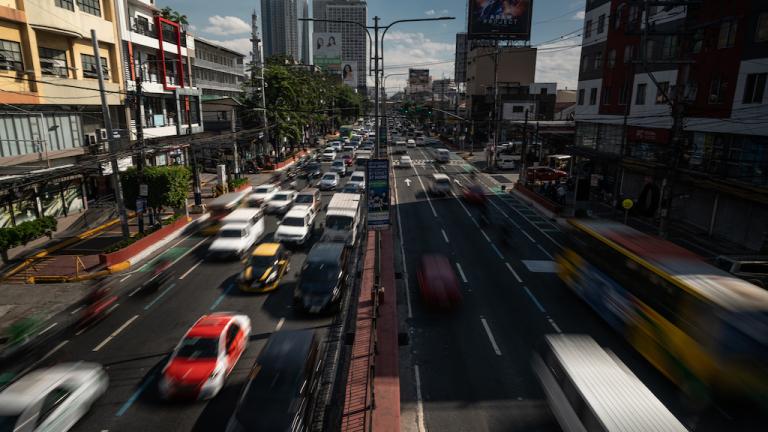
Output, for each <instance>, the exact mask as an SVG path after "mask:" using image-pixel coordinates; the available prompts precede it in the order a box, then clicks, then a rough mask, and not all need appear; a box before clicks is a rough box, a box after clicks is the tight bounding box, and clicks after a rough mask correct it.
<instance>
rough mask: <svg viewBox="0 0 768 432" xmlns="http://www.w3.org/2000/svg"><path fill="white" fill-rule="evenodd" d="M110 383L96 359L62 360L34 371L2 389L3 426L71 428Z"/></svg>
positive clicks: (0, 412) (0, 414) (0, 410)
mask: <svg viewBox="0 0 768 432" xmlns="http://www.w3.org/2000/svg"><path fill="white" fill-rule="evenodd" d="M108 385H109V378H108V377H107V374H106V372H104V369H103V368H102V367H101V365H99V364H96V363H85V362H80V363H61V364H59V365H56V366H53V367H51V368H47V369H38V370H35V371H33V372H30V373H29V374H27V375H24V376H23V377H21V378H20V379H19V380H18V381H16V382H14V383H13V384H11V385H10V386H8V387H7V388H6V389H5V390H3V392H2V393H0V430H2V431H19V432H20V431H33V430H34V431H67V430H69V429H71V428H72V427H73V426H75V424H76V423H77V422H78V421H79V420H80V419H81V418H82V417H83V416H84V415H85V414H86V413H87V412H88V410H89V409H90V408H91V406H92V405H93V404H94V402H96V400H97V399H99V398H100V397H101V396H102V395H103V394H104V393H105V392H106V391H107V387H108Z"/></svg>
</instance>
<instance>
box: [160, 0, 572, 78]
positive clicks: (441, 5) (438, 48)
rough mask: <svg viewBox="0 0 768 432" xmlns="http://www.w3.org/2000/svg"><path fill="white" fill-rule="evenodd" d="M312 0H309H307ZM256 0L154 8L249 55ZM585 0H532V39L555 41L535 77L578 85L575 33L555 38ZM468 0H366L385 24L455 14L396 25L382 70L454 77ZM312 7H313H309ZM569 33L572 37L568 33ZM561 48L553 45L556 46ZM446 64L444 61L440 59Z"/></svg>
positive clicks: (164, 2) (166, 0)
mask: <svg viewBox="0 0 768 432" xmlns="http://www.w3.org/2000/svg"><path fill="white" fill-rule="evenodd" d="M310 2H311V0H310ZM260 4H261V2H260V1H259V0H248V1H246V0H219V1H216V0H159V1H158V6H159V7H161V8H162V7H164V6H170V7H172V8H174V9H176V10H178V11H180V12H181V13H183V14H185V15H187V17H188V19H189V22H190V24H191V25H192V30H193V32H194V33H195V34H196V35H198V36H201V37H203V38H206V39H210V40H213V41H217V42H222V43H223V44H224V45H226V46H228V47H230V48H233V49H235V50H238V51H241V52H243V53H246V54H247V53H248V52H249V50H250V42H249V41H248V39H249V32H250V20H251V11H252V10H253V9H254V8H255V9H256V11H257V13H258V14H259V16H260ZM584 4H585V0H534V1H533V31H532V35H531V43H532V44H533V45H538V44H541V43H542V42H547V41H554V42H551V43H548V44H546V45H543V46H540V48H545V49H543V50H540V51H539V56H538V61H537V68H536V81H539V82H557V83H558V88H564V87H566V86H567V87H568V88H576V79H577V76H578V66H579V57H580V48H579V47H576V46H574V45H578V44H579V43H580V42H581V39H580V38H579V37H575V38H574V37H571V38H570V39H567V40H558V39H559V38H560V36H561V35H564V34H567V33H569V32H572V31H574V30H577V29H579V28H580V27H581V25H582V19H583V10H584ZM466 5H467V1H466V0H443V1H436V0H369V1H368V16H369V21H370V23H369V24H372V23H373V21H372V20H371V19H370V18H372V17H373V16H375V15H378V16H379V17H381V18H382V20H381V23H383V24H387V23H389V22H392V21H395V20H397V19H404V18H423V17H436V16H454V17H456V19H455V20H454V21H445V22H435V23H407V24H398V25H397V26H395V27H393V28H392V29H391V30H390V31H389V32H388V33H387V38H386V40H385V47H384V51H385V61H386V64H387V65H393V66H394V65H403V66H402V67H400V68H393V69H389V68H388V70H387V71H386V73H398V72H405V71H407V66H408V65H413V64H422V63H438V62H440V63H439V64H431V65H429V66H424V67H428V68H429V69H430V73H431V75H432V76H433V78H441V77H442V76H446V77H451V76H453V64H452V63H448V62H450V61H453V58H454V43H455V35H456V33H457V32H460V31H464V30H465V29H466ZM310 10H311V5H310ZM571 36H573V35H572V34H571ZM558 46H560V47H562V48H560V49H553V48H555V47H558ZM442 62H445V63H442ZM404 84H405V81H404V80H403V79H402V77H397V76H393V77H391V78H389V79H388V81H387V87H388V88H389V89H394V88H396V87H402V86H403V85H404Z"/></svg>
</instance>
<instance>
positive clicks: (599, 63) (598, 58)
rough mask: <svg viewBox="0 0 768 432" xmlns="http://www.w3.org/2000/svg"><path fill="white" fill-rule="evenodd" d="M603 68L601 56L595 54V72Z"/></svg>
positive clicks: (600, 54)
mask: <svg viewBox="0 0 768 432" xmlns="http://www.w3.org/2000/svg"><path fill="white" fill-rule="evenodd" d="M602 68H603V54H602V53H597V54H596V55H595V70H600V69H602Z"/></svg>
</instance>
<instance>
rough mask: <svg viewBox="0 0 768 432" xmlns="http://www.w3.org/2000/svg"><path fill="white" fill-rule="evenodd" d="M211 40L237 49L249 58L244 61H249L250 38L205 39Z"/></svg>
mask: <svg viewBox="0 0 768 432" xmlns="http://www.w3.org/2000/svg"><path fill="white" fill-rule="evenodd" d="M207 40H210V41H211V42H213V43H215V44H218V45H221V46H223V47H226V48H229V49H231V50H234V51H237V52H239V53H241V54H243V55H245V56H248V57H249V58H247V59H246V61H250V55H251V54H250V53H251V40H250V39H249V38H238V39H230V40H223V41H222V40H214V39H207Z"/></svg>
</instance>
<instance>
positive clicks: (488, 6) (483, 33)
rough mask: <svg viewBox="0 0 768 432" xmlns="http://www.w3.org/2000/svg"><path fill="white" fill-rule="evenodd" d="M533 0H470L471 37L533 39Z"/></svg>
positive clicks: (469, 33)
mask: <svg viewBox="0 0 768 432" xmlns="http://www.w3.org/2000/svg"><path fill="white" fill-rule="evenodd" d="M532 15H533V0H469V23H468V27H469V29H468V30H469V31H468V36H469V38H470V39H516V40H530V39H531V17H532Z"/></svg>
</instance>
